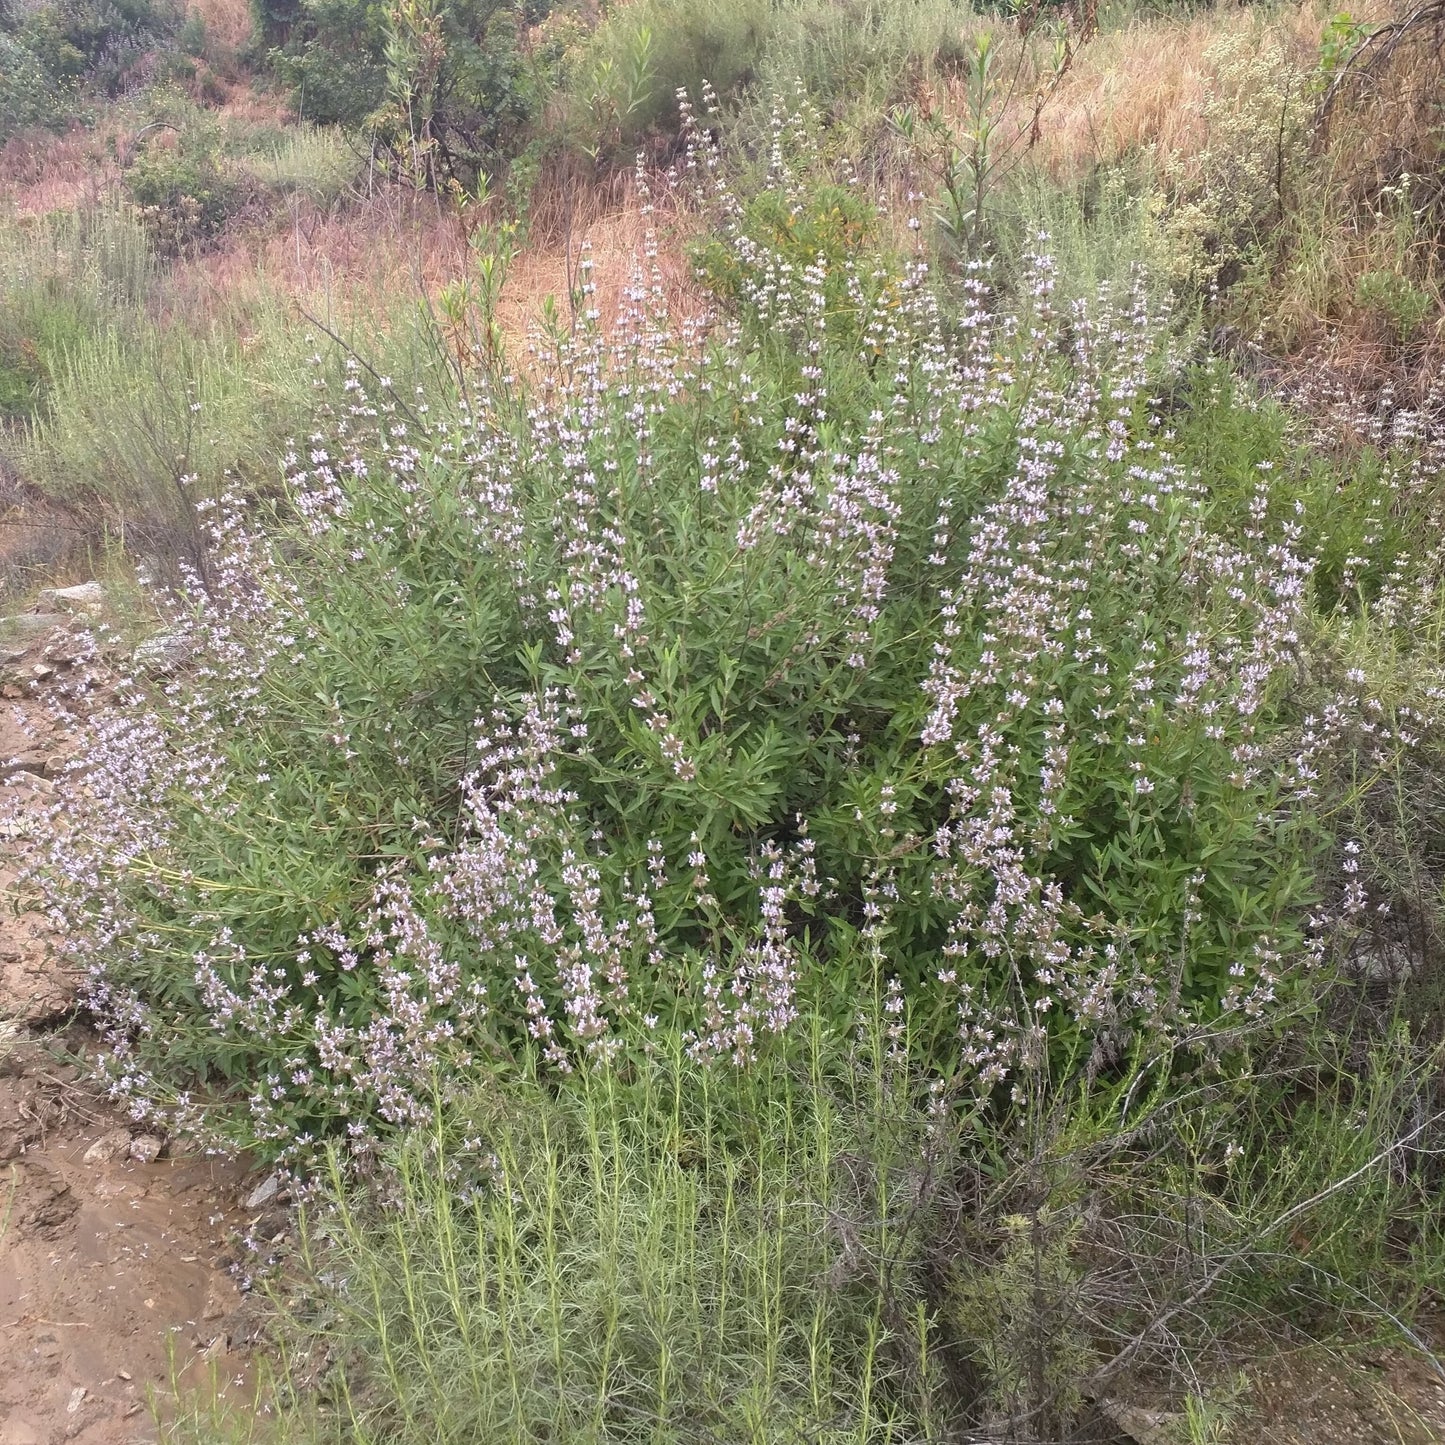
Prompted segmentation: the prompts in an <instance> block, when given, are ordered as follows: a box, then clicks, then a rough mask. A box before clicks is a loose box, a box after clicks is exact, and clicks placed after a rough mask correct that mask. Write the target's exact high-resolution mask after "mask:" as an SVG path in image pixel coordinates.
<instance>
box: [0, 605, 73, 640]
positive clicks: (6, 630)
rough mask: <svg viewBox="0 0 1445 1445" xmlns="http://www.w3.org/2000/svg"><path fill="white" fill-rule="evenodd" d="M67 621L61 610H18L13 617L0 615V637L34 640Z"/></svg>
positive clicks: (46, 634) (47, 634)
mask: <svg viewBox="0 0 1445 1445" xmlns="http://www.w3.org/2000/svg"><path fill="white" fill-rule="evenodd" d="M69 621H70V619H69V618H68V617H67V616H66V615H65V614H64V613H63V612H19V613H17V614H16V615H15V616H13V617H0V637H5V638H8V639H10V640H12V641H14V642H36V641H38V640H39V639H40V638H42V637H48V636H49V635H50V634H51V633H52V632H54V631H55V630H56V629H57V628H59V627H64V626H65V624H66V623H67V622H69Z"/></svg>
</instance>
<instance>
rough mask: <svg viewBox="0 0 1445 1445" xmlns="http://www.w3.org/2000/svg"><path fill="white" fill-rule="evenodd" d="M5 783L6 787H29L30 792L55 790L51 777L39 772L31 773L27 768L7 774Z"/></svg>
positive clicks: (51, 791)
mask: <svg viewBox="0 0 1445 1445" xmlns="http://www.w3.org/2000/svg"><path fill="white" fill-rule="evenodd" d="M5 783H6V785H7V786H8V787H15V788H29V789H30V791H31V792H32V793H53V792H54V791H55V783H54V781H53V780H52V779H50V778H47V777H45V776H44V775H43V774H41V773H32V772H30V771H29V770H28V769H23V770H17V771H16V772H13V773H9V774H7V776H6V778H5Z"/></svg>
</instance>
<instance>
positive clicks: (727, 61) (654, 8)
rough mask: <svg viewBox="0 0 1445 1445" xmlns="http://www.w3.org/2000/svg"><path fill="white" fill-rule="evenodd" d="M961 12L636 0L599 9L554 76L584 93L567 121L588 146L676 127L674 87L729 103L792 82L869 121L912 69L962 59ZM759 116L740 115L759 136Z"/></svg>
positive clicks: (837, 110) (899, 95) (953, 7)
mask: <svg viewBox="0 0 1445 1445" xmlns="http://www.w3.org/2000/svg"><path fill="white" fill-rule="evenodd" d="M970 16H971V11H969V10H968V9H967V8H961V7H960V6H959V5H957V4H956V3H953V0H917V3H908V4H899V3H896V0H844V3H838V0H780V3H769V0H720V3H718V4H713V5H696V4H689V3H686V0H639V3H636V4H630V5H626V6H618V7H617V8H616V9H614V10H612V11H611V12H610V13H608V14H607V15H606V16H605V17H604V18H603V20H602V22H601V24H600V25H599V26H598V28H597V30H596V32H595V34H594V35H593V36H592V37H591V38H590V39H589V40H587V41H585V42H583V43H582V44H580V45H579V46H578V47H577V54H576V55H575V56H574V57H573V59H572V60H571V62H570V64H569V66H568V67H567V68H566V70H565V71H564V79H563V83H564V85H565V86H566V87H567V88H568V89H569V91H570V92H571V93H572V94H573V95H574V96H576V97H579V98H580V100H581V102H582V105H581V110H582V112H583V113H582V114H581V115H577V116H574V119H573V127H574V130H575V132H576V134H577V135H579V136H581V137H582V139H581V140H580V142H579V143H580V144H581V145H582V148H583V149H584V150H586V151H587V152H588V153H589V154H594V155H595V154H596V153H597V152H598V151H599V150H601V151H605V152H609V153H610V154H612V155H614V156H618V157H621V156H627V155H630V153H631V152H632V151H634V150H635V149H636V148H637V146H638V144H639V143H640V142H641V141H642V140H643V138H644V137H645V136H647V135H648V134H649V133H652V132H655V131H658V130H661V131H664V132H671V133H673V134H674V135H675V134H676V132H677V129H678V126H679V124H680V121H681V116H680V113H679V111H678V108H677V96H678V93H679V92H683V93H685V94H686V95H687V96H688V97H689V99H690V100H691V102H692V104H693V105H698V104H701V103H702V101H703V99H704V97H705V94H706V93H711V94H712V95H713V96H715V97H716V98H717V99H718V101H719V102H721V105H722V106H723V108H724V111H731V110H733V109H734V108H736V107H738V106H740V105H743V106H747V105H748V104H749V103H750V102H751V103H753V104H755V103H756V101H757V98H758V97H762V98H764V99H766V97H768V96H770V95H771V94H773V93H776V92H780V91H784V90H791V89H792V88H793V87H794V86H795V85H800V86H801V87H802V89H803V91H804V92H805V93H806V94H807V95H808V96H809V97H810V98H811V99H812V101H813V102H814V103H815V104H816V105H817V106H818V107H819V108H820V109H821V110H823V111H824V112H825V113H827V114H828V115H829V116H830V117H832V118H840V117H842V116H844V115H847V114H854V113H856V114H859V115H861V116H864V117H866V118H867V119H868V120H869V121H872V120H875V119H876V118H877V117H878V116H880V115H881V114H882V113H883V112H884V111H885V110H886V109H887V107H888V106H890V105H893V104H898V103H901V102H903V101H905V100H907V99H909V98H910V96H911V93H912V92H913V90H914V89H915V87H916V85H917V83H918V81H919V79H920V78H921V77H923V76H925V75H927V74H929V73H930V72H933V71H935V70H942V71H948V70H951V69H952V68H954V67H956V66H958V65H959V64H961V63H963V62H964V61H965V59H966V57H967V55H968V53H969V43H968V39H967V37H966V35H965V27H966V24H967V22H968V20H969V19H970ZM644 52H645V55H646V65H645V66H643V65H640V64H639V55H640V54H642V53H644ZM767 126H768V120H767V117H766V115H753V116H752V117H751V119H750V122H749V133H750V135H751V136H752V137H753V139H755V140H756V141H757V143H758V144H760V145H762V146H765V145H766V144H767V139H766V137H767Z"/></svg>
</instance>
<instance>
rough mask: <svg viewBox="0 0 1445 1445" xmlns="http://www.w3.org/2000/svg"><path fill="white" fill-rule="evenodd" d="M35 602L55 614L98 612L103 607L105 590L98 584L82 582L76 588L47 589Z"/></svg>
mask: <svg viewBox="0 0 1445 1445" xmlns="http://www.w3.org/2000/svg"><path fill="white" fill-rule="evenodd" d="M37 601H38V603H39V605H40V606H41V607H43V608H47V609H49V610H51V611H56V612H71V613H74V612H99V611H100V609H101V608H102V607H104V606H105V588H104V587H102V586H101V585H100V583H99V582H82V583H80V585H79V586H77V587H47V588H46V589H45V590H44V591H43V592H42V593H41V594H40V596H39V598H38V599H37Z"/></svg>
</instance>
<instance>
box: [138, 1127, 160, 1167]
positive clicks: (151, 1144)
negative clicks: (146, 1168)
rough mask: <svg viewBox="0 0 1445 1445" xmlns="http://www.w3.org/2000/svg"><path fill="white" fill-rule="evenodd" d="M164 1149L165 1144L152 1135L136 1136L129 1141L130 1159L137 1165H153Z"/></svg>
mask: <svg viewBox="0 0 1445 1445" xmlns="http://www.w3.org/2000/svg"><path fill="white" fill-rule="evenodd" d="M164 1148H165V1144H164V1143H163V1142H162V1141H161V1140H160V1139H158V1138H156V1136H155V1135H154V1134H137V1135H136V1136H135V1138H134V1139H132V1140H131V1141H130V1157H131V1158H132V1159H134V1160H135V1162H136V1163H137V1164H154V1163H155V1162H156V1160H157V1159H159V1158H160V1157H161V1150H162V1149H164Z"/></svg>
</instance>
